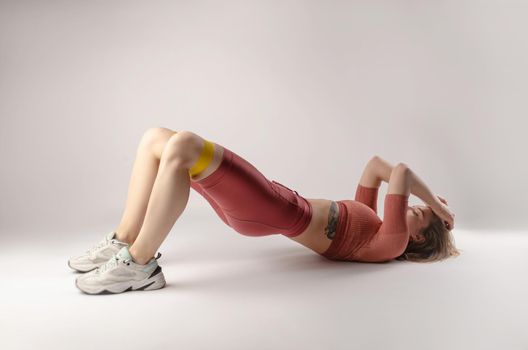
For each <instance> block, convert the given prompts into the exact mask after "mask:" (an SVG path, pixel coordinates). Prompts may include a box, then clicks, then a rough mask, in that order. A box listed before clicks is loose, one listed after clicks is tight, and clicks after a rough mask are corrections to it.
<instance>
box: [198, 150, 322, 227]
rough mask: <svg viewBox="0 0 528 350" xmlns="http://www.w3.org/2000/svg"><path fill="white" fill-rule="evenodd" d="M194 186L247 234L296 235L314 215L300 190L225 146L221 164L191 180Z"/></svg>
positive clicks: (223, 218) (215, 207) (224, 216)
mask: <svg viewBox="0 0 528 350" xmlns="http://www.w3.org/2000/svg"><path fill="white" fill-rule="evenodd" d="M217 145H218V144H216V143H215V147H218V146H217ZM191 187H192V188H193V189H194V190H196V191H197V192H198V193H199V194H200V195H202V196H203V197H204V198H205V199H206V200H207V201H208V202H209V204H211V206H212V207H213V209H214V210H215V211H216V213H217V214H218V216H219V217H220V218H221V219H222V220H223V221H224V222H225V223H226V224H227V225H229V226H231V227H232V228H233V229H234V230H235V231H237V232H238V233H240V234H243V235H246V236H266V235H271V234H283V235H285V236H288V237H294V236H297V235H299V234H301V233H302V232H303V231H304V230H305V229H306V227H307V226H308V224H309V223H310V219H311V217H312V206H311V205H310V203H309V202H308V201H307V200H306V199H305V198H304V197H303V196H301V195H299V194H298V193H297V191H294V190H291V189H289V188H288V187H286V186H284V185H282V184H280V183H278V182H277V181H275V180H271V181H270V180H268V179H267V178H266V177H265V176H264V175H263V174H262V173H261V172H260V171H259V170H257V169H256V168H255V167H254V166H253V165H252V164H251V163H249V162H248V161H246V160H245V159H243V158H242V157H240V156H239V155H237V154H236V153H234V152H232V151H231V150H229V149H228V148H226V147H224V153H223V156H222V162H221V164H220V166H219V167H218V168H217V169H216V170H215V171H214V172H213V173H211V174H210V175H208V176H207V177H205V178H203V179H201V180H198V181H193V180H191Z"/></svg>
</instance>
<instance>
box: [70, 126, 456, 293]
mask: <svg viewBox="0 0 528 350" xmlns="http://www.w3.org/2000/svg"><path fill="white" fill-rule="evenodd" d="M381 181H385V182H388V192H387V194H386V195H385V201H384V215H383V221H382V220H381V219H380V218H379V217H378V215H377V197H378V189H379V186H380V184H381ZM190 188H193V189H194V190H195V191H197V192H198V193H199V194H200V195H202V196H203V197H204V198H205V199H206V200H207V201H208V202H209V204H210V205H211V206H212V207H213V209H214V210H215V212H216V214H218V216H219V217H220V218H221V219H222V221H223V222H225V223H226V224H227V225H229V226H230V227H232V228H233V229H234V230H235V231H237V232H239V233H240V234H243V235H247V236H265V235H271V234H282V235H284V236H286V237H288V238H290V239H292V240H294V241H296V242H298V243H300V244H302V245H303V246H305V247H307V248H309V249H311V250H313V251H314V252H316V253H318V254H321V255H322V256H324V257H326V258H328V259H330V260H345V261H361V262H385V261H390V260H392V259H397V260H411V261H435V260H442V259H446V258H448V257H450V256H457V255H459V252H458V250H457V249H456V247H455V245H454V241H453V237H452V235H451V232H450V230H452V229H453V228H454V216H455V215H454V214H453V213H452V212H451V211H450V210H449V208H448V206H447V201H446V200H445V199H443V198H442V197H440V196H436V195H434V194H433V193H432V192H431V190H430V189H429V188H428V187H427V185H426V184H425V183H424V182H423V181H422V180H421V179H420V178H419V177H418V176H417V175H416V174H415V173H414V172H413V171H412V170H411V169H410V168H409V166H407V165H406V164H403V163H399V164H397V165H396V166H394V167H393V166H391V165H390V164H389V163H388V162H387V161H385V160H383V159H381V158H380V157H377V156H375V157H373V158H372V159H371V160H370V161H369V162H368V164H367V165H366V167H365V169H364V171H363V174H362V176H361V179H360V181H359V184H358V185H357V189H356V194H355V199H354V200H347V199H344V200H337V201H334V200H330V199H313V198H305V197H303V196H302V195H300V194H298V193H297V191H295V190H292V189H290V188H288V187H287V186H285V185H283V184H281V183H279V182H277V181H275V180H271V181H270V180H268V179H267V178H266V177H265V176H264V175H263V174H262V173H261V172H260V171H259V170H257V169H256V168H255V167H254V166H253V165H252V164H251V163H249V162H248V161H246V160H245V159H243V158H242V157H240V156H239V155H238V154H236V153H235V152H233V151H231V150H230V149H228V148H226V147H224V146H221V145H220V144H218V143H214V142H211V141H209V140H206V139H204V138H202V137H200V136H199V135H197V134H195V133H193V132H190V131H173V130H170V129H166V128H152V129H149V130H147V132H146V133H145V134H144V136H143V138H142V139H141V142H140V144H139V147H138V150H137V154H136V160H135V162H134V166H133V169H132V175H131V179H130V184H129V188H128V197H127V201H126V206H125V210H124V213H123V217H122V219H121V222H120V224H119V226H118V227H117V228H116V229H115V230H114V231H112V232H110V233H108V234H107V235H106V236H105V237H104V238H103V239H102V240H101V241H100V242H99V243H98V244H96V245H95V246H93V247H92V248H91V249H89V250H88V251H87V252H86V253H85V254H83V255H81V256H78V257H74V258H71V259H70V260H69V261H68V265H69V266H70V267H71V268H73V269H75V270H78V271H81V272H88V273H85V274H83V275H80V276H78V277H77V279H76V281H75V284H76V286H77V287H78V288H79V289H80V290H82V291H83V292H85V293H88V294H102V293H121V292H125V291H129V290H152V289H159V288H162V287H164V286H165V278H164V276H163V272H162V271H161V267H160V266H159V265H158V262H157V260H158V258H159V257H160V256H161V254H160V253H158V254H157V256H156V257H154V254H155V253H156V252H157V250H158V248H159V247H160V246H161V243H162V242H163V240H164V239H165V237H166V236H167V234H168V233H169V232H170V230H171V228H172V226H173V225H174V223H175V222H176V220H177V219H178V217H179V216H180V215H181V213H182V212H183V210H184V209H185V206H186V205H187V201H188V199H189V191H190ZM410 193H412V194H414V195H416V196H417V197H418V198H420V199H421V200H422V201H423V202H424V203H425V205H417V206H411V207H410V206H408V199H409V195H410Z"/></svg>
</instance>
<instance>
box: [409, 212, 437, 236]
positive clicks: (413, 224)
mask: <svg viewBox="0 0 528 350" xmlns="http://www.w3.org/2000/svg"><path fill="white" fill-rule="evenodd" d="M432 218H433V210H432V209H431V207H429V206H427V205H413V206H412V207H408V208H407V227H408V229H409V236H410V239H412V240H414V241H417V242H420V241H422V240H424V239H425V238H424V236H423V235H422V234H421V233H419V232H421V231H422V230H423V229H424V228H426V227H427V226H429V223H431V220H432Z"/></svg>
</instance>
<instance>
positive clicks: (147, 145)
mask: <svg viewBox="0 0 528 350" xmlns="http://www.w3.org/2000/svg"><path fill="white" fill-rule="evenodd" d="M175 133H176V132H175V131H172V130H170V129H166V128H159V127H156V128H150V129H148V130H147V131H146V132H145V133H144V134H143V137H142V138H141V141H140V143H139V146H138V149H137V152H136V159H135V161H134V165H133V169H132V175H131V178H130V183H129V186H128V195H127V200H126V205H125V210H124V213H123V216H122V217H121V222H120V223H119V226H118V227H117V228H116V229H115V230H114V231H116V232H117V239H118V240H120V241H122V242H127V243H129V244H132V243H133V242H134V241H135V239H136V237H137V235H138V234H139V231H140V229H141V225H143V220H144V218H145V212H146V210H147V204H148V200H149V197H150V194H151V192H152V186H153V185H154V180H155V179H156V175H157V173H158V167H159V162H160V158H161V154H162V151H163V148H164V147H165V145H166V143H167V141H168V140H169V139H170V138H171V136H172V135H174V134H175Z"/></svg>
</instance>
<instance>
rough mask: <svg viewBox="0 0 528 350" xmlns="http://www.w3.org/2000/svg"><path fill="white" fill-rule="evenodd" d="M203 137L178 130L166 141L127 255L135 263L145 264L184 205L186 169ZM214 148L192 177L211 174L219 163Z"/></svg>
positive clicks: (188, 187)
mask: <svg viewBox="0 0 528 350" xmlns="http://www.w3.org/2000/svg"><path fill="white" fill-rule="evenodd" d="M203 145H204V139H203V138H202V137H200V136H198V135H196V134H194V133H192V132H190V131H179V132H177V133H176V134H174V135H172V136H171V137H170V138H169V140H168V141H167V142H166V145H165V147H164V148H163V152H162V155H161V158H160V164H159V169H158V172H157V175H156V179H155V181H154V184H153V186H152V191H151V194H150V198H149V200H148V205H147V208H146V212H145V217H144V220H143V224H142V226H141V229H140V231H139V234H138V236H137V239H136V240H135V241H134V243H133V244H132V245H131V246H130V249H129V250H130V254H131V255H132V257H133V258H134V260H135V261H136V262H137V263H138V264H145V263H147V262H148V261H149V260H150V259H151V258H152V257H153V256H154V254H155V253H156V251H157V250H158V248H159V247H160V246H161V243H162V242H163V241H164V240H165V237H166V236H167V234H168V233H169V232H170V230H171V228H172V226H173V225H174V223H175V222H176V220H177V219H178V217H179V216H180V215H181V213H182V212H183V210H184V209H185V207H186V205H187V201H188V199H189V191H190V181H191V178H190V176H189V169H190V168H191V167H192V166H193V165H194V163H195V162H196V161H197V160H198V158H199V157H200V154H201V151H202V148H203ZM219 151H221V150H219V149H217V148H215V153H214V156H213V159H212V161H211V163H210V164H209V166H208V167H207V168H206V169H205V170H204V171H202V172H201V173H200V174H198V175H197V176H196V177H195V179H197V180H198V179H202V178H204V177H206V176H208V175H209V174H210V173H212V172H213V171H214V170H215V169H216V168H217V167H218V166H219V165H220V162H221V153H220V152H219Z"/></svg>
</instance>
